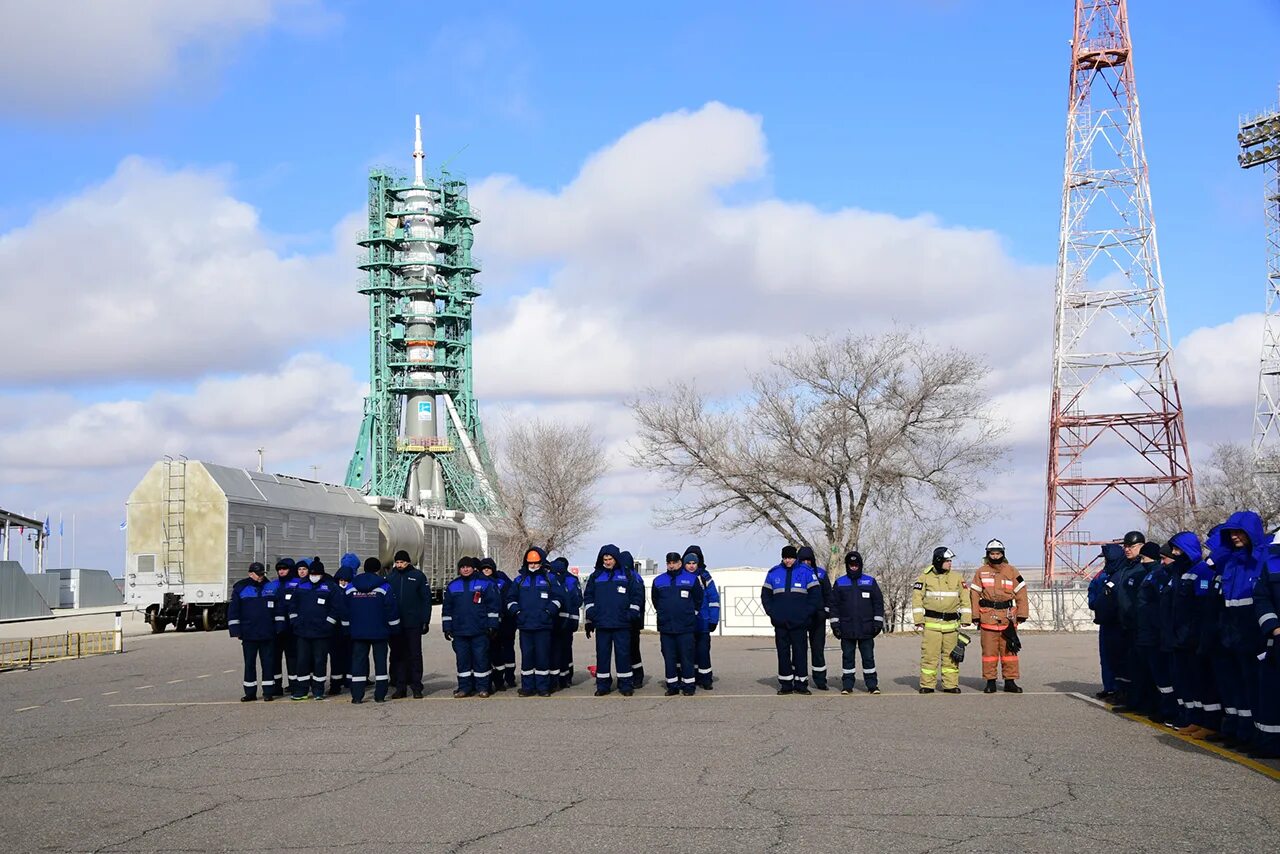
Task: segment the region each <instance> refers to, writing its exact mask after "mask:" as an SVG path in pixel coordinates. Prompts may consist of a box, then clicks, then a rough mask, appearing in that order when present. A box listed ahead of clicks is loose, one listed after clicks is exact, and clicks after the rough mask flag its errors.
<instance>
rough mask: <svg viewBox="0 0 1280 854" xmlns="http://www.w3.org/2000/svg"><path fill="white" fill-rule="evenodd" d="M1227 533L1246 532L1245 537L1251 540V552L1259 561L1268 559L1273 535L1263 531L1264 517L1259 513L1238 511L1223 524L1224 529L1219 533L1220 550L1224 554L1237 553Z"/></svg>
mask: <svg viewBox="0 0 1280 854" xmlns="http://www.w3.org/2000/svg"><path fill="white" fill-rule="evenodd" d="M1227 531H1244V533H1245V536H1247V537H1248V538H1249V551H1250V552H1252V553H1253V554H1254V556H1255V557H1257V558H1258V559H1259V560H1265V559H1266V557H1267V551H1268V548H1269V547H1270V545H1271V535H1270V534H1268V533H1265V532H1264V531H1263V528H1262V517H1261V516H1259V515H1258V514H1257V513H1254V512H1253V511H1252V510H1237V511H1236V512H1235V513H1232V514H1231V515H1230V516H1228V517H1227V521H1226V522H1223V523H1222V529H1221V531H1220V532H1219V541H1220V542H1219V548H1220V549H1221V550H1222V552H1223V553H1227V552H1232V551H1235V550H1234V549H1232V548H1231V543H1230V541H1229V540H1228V539H1227V537H1226V536H1225V534H1226V532H1227Z"/></svg>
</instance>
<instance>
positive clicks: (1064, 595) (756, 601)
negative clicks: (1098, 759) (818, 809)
mask: <svg viewBox="0 0 1280 854" xmlns="http://www.w3.org/2000/svg"><path fill="white" fill-rule="evenodd" d="M719 591H720V624H719V626H717V628H716V634H718V635H724V634H741V635H750V634H761V635H764V634H769V633H771V632H772V631H773V626H772V624H771V623H770V622H769V617H768V616H767V615H766V614H765V612H764V606H763V605H761V604H760V588H759V587H756V586H749V585H741V584H734V585H728V586H725V587H720V588H719ZM645 595H646V596H647V595H648V591H646V593H645ZM1027 606H1028V608H1027V613H1028V619H1027V622H1026V624H1025V627H1026V628H1027V629H1028V630H1031V631H1055V632H1082V631H1096V630H1097V626H1096V625H1094V623H1093V612H1092V611H1090V610H1089V606H1088V593H1087V591H1086V590H1085V588H1083V587H1079V586H1072V585H1070V584H1061V585H1059V584H1055V585H1053V586H1051V587H1045V588H1036V587H1033V588H1029V589H1028V590H1027ZM907 608H908V611H909V609H910V603H908V605H907ZM910 617H911V615H910V613H909V612H908V613H905V614H901V615H899V619H898V622H897V625H896V626H895V627H894V629H893V630H894V631H911V623H910ZM644 627H645V628H646V629H649V630H650V631H656V630H657V616H656V615H655V614H654V612H653V608H652V607H646V609H645V618H644Z"/></svg>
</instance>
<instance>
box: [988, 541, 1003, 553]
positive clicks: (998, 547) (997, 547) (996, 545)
mask: <svg viewBox="0 0 1280 854" xmlns="http://www.w3.org/2000/svg"><path fill="white" fill-rule="evenodd" d="M987 551H1004V543H1002V542H1000V541H999V540H992V541H991V542H989V543H987Z"/></svg>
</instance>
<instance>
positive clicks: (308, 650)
mask: <svg viewBox="0 0 1280 854" xmlns="http://www.w3.org/2000/svg"><path fill="white" fill-rule="evenodd" d="M305 567H306V572H307V575H306V578H303V579H301V580H299V582H298V584H297V586H296V587H295V588H294V591H295V592H294V597H293V599H292V603H293V607H292V608H291V609H290V611H289V625H290V626H291V627H292V628H293V633H294V635H295V636H296V637H297V639H298V641H297V643H298V686H297V687H296V688H295V689H294V690H293V692H292V695H291V698H292V699H294V700H305V699H306V698H307V685H308V684H309V685H310V686H311V699H313V700H323V699H324V680H325V665H326V662H327V659H328V657H329V646H330V643H331V642H332V639H333V635H334V632H335V630H336V628H337V626H338V624H339V623H340V622H341V621H342V620H343V619H346V602H345V601H344V597H343V594H342V590H341V588H339V587H338V585H337V583H336V582H334V580H333V579H332V578H330V577H329V576H328V575H326V574H325V571H324V564H323V563H322V562H321V561H320V558H318V557H315V558H312V559H311V560H310V561H309V562H308V563H307V564H305Z"/></svg>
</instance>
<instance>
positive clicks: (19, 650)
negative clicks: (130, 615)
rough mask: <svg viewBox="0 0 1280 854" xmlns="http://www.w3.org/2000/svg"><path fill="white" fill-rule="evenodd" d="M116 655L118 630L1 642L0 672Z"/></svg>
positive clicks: (120, 641)
mask: <svg viewBox="0 0 1280 854" xmlns="http://www.w3.org/2000/svg"><path fill="white" fill-rule="evenodd" d="M117 626H119V620H118V618H117ZM117 652H124V633H123V632H122V631H121V630H120V628H118V627H117V628H115V629H107V630H105V631H100V632H66V633H65V634H61V635H45V636H44V637H38V638H25V639H22V640H7V641H0V670H12V669H13V668H16V667H32V666H34V665H36V664H43V663H46V662H50V661H63V660H66V659H70V658H85V657H86V656H90V655H107V654H110V653H117Z"/></svg>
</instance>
